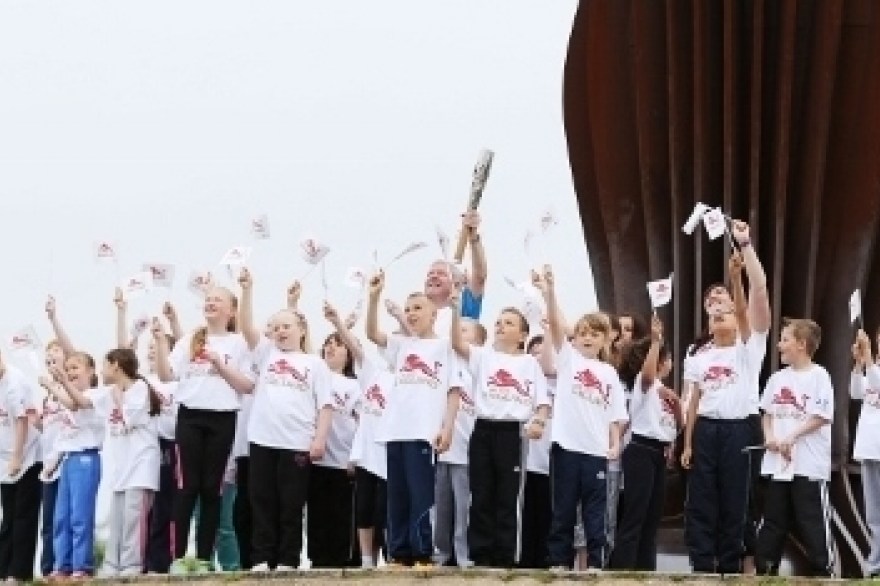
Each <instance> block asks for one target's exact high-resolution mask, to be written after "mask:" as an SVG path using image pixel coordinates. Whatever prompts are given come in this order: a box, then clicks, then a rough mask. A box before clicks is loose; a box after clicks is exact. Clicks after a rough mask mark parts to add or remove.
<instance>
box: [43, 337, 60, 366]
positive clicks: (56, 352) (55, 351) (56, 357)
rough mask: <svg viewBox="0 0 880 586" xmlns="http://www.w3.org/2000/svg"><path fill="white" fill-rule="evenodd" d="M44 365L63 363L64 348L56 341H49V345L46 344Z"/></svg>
mask: <svg viewBox="0 0 880 586" xmlns="http://www.w3.org/2000/svg"><path fill="white" fill-rule="evenodd" d="M46 365H47V366H53V365H58V366H63V365H64V349H62V348H61V344H59V343H58V342H49V345H48V346H46Z"/></svg>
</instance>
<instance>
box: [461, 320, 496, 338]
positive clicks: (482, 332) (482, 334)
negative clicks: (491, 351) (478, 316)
mask: <svg viewBox="0 0 880 586" xmlns="http://www.w3.org/2000/svg"><path fill="white" fill-rule="evenodd" d="M461 321H462V323H468V324H471V325H473V326H474V329H475V330H476V331H477V342H479V343H480V344H485V343H486V339H487V338H488V337H489V332H487V331H486V328H485V327H484V326H483V324H481V323H480V322H478V321H477V320H475V319H474V318H472V317H463V318H461Z"/></svg>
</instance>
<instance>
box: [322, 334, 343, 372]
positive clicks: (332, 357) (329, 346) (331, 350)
mask: <svg viewBox="0 0 880 586" xmlns="http://www.w3.org/2000/svg"><path fill="white" fill-rule="evenodd" d="M321 350H322V351H323V354H324V361H325V362H326V363H327V367H328V368H329V369H330V370H332V371H334V372H341V371H342V369H343V368H345V363H346V362H348V348H346V347H345V345H344V344H340V343H339V341H338V340H337V339H336V337H335V336H330V337H329V338H327V341H326V342H324V345H323V346H322V347H321Z"/></svg>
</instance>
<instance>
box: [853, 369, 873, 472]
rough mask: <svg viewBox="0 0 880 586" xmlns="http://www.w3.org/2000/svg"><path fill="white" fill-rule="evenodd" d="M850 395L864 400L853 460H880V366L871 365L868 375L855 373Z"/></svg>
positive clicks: (857, 426) (857, 427) (857, 425)
mask: <svg viewBox="0 0 880 586" xmlns="http://www.w3.org/2000/svg"><path fill="white" fill-rule="evenodd" d="M850 395H851V396H852V398H853V399H856V400H860V401H862V411H861V413H860V414H859V422H858V424H856V439H855V444H854V445H853V460H857V461H860V462H861V461H864V460H872V461H880V367H878V366H877V365H876V364H871V365H869V366H868V371H867V376H863V375H860V374H855V373H853V375H852V378H851V380H850Z"/></svg>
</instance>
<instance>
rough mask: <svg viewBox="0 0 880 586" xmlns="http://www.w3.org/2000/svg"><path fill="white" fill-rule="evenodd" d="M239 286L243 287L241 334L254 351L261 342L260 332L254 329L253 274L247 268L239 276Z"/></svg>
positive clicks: (240, 307) (239, 310)
mask: <svg viewBox="0 0 880 586" xmlns="http://www.w3.org/2000/svg"><path fill="white" fill-rule="evenodd" d="M238 284H239V285H241V302H240V303H239V305H238V318H239V322H240V323H241V334H242V335H243V336H244V339H245V341H246V342H247V345H248V348H250V349H251V350H253V349H254V348H256V347H257V344H258V343H259V342H260V332H259V331H258V330H257V328H256V327H254V295H253V285H254V282H253V278H252V277H251V272H250V271H249V270H247V269H246V268H242V269H241V274H240V275H239V276H238Z"/></svg>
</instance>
